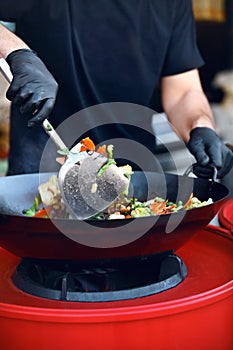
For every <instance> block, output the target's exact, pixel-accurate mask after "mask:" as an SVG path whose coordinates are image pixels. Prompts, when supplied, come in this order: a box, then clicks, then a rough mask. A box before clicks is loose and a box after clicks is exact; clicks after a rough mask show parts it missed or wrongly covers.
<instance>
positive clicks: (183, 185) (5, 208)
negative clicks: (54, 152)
mask: <svg viewBox="0 0 233 350" xmlns="http://www.w3.org/2000/svg"><path fill="white" fill-rule="evenodd" d="M51 175H52V173H43V174H27V175H15V176H8V177H2V178H0V214H6V215H17V216H18V215H19V216H23V211H24V210H25V209H28V208H30V207H31V206H32V204H33V201H34V198H35V196H36V195H37V193H38V186H39V184H40V183H43V182H46V181H47V180H48V179H49V177H50V176H51ZM192 192H193V193H194V195H195V196H196V197H198V198H199V199H200V200H202V201H203V200H207V199H208V198H209V197H211V198H212V199H213V201H214V202H216V201H218V200H221V199H222V198H224V197H225V196H227V195H228V190H227V188H226V187H225V186H223V185H221V184H219V183H216V182H215V183H213V184H212V182H211V181H209V180H203V179H197V178H192V177H187V176H178V175H175V174H168V173H165V174H164V173H152V172H147V173H143V172H140V171H136V172H135V173H134V174H133V175H132V178H131V183H130V190H129V195H130V196H134V197H136V198H137V199H138V200H140V201H146V200H148V199H151V198H154V197H155V196H159V197H162V198H164V199H168V200H169V201H173V202H177V200H182V201H183V202H185V201H186V200H187V199H188V198H189V196H190V194H191V193H192Z"/></svg>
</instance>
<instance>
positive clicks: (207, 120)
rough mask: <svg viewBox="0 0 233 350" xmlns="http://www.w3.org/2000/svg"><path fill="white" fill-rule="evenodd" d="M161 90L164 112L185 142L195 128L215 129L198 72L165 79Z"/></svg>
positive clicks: (194, 71) (193, 71)
mask: <svg viewBox="0 0 233 350" xmlns="http://www.w3.org/2000/svg"><path fill="white" fill-rule="evenodd" d="M161 88H162V102H163V107H164V111H165V113H166V115H167V117H168V119H169V121H170V122H171V124H172V125H173V127H174V128H175V129H176V131H177V133H178V134H179V135H180V137H181V138H182V139H183V140H184V141H185V142H187V141H188V140H189V134H190V131H191V130H192V129H194V128H195V127H209V128H212V129H215V126H214V118H213V114H212V111H211V108H210V105H209V102H208V100H207V98H206V96H205V94H204V92H203V89H202V86H201V82H200V78H199V74H198V71H197V70H192V71H189V72H186V73H182V74H177V75H174V76H170V77H165V78H163V79H162V82H161Z"/></svg>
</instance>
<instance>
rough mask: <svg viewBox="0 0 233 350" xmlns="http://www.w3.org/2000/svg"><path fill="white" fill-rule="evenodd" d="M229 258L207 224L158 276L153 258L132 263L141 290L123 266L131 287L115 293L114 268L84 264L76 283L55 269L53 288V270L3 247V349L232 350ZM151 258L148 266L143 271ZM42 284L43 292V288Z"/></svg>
mask: <svg viewBox="0 0 233 350" xmlns="http://www.w3.org/2000/svg"><path fill="white" fill-rule="evenodd" d="M232 255H233V240H232V237H231V236H230V235H227V234H223V233H222V232H221V229H219V228H218V227H215V226H208V227H207V228H206V229H205V230H200V231H199V232H198V233H197V234H196V235H195V236H194V237H193V238H192V239H191V240H190V241H189V242H188V243H186V244H185V246H184V247H182V248H180V249H178V250H177V251H176V253H175V255H174V254H173V253H172V252H171V253H169V254H168V256H163V257H162V258H161V261H160V263H159V265H160V268H159V271H157V268H156V269H155V270H153V266H158V261H157V260H156V261H153V259H154V258H153V256H151V257H148V258H147V259H145V260H146V261H144V260H143V264H145V266H144V270H143V269H142V271H141V264H140V262H136V265H135V266H136V267H135V268H136V269H137V270H136V274H139V275H140V274H141V275H142V276H143V275H144V274H145V282H144V286H138V282H137V280H135V279H134V278H133V279H132V278H130V277H131V276H130V274H131V272H130V271H131V270H130V268H128V266H129V265H128V262H127V263H125V265H124V262H123V273H124V281H126V280H128V279H129V280H130V281H131V283H132V284H131V287H130V288H129V287H127V288H126V287H125V285H123V286H118V287H116V282H115V280H116V279H115V277H114V276H115V274H118V273H119V271H118V268H119V266H118V267H117V269H116V266H107V267H106V266H95V267H91V266H89V268H88V269H86V268H85V267H84V266H83V267H81V268H80V271H79V273H78V277H77V273H76V271H75V272H74V274H73V273H70V268H69V266H66V267H64V266H63V271H60V266H59V264H58V266H54V264H53V266H52V270H53V273H55V276H56V283H55V285H53V283H52V284H51V282H50V278H47V277H43V273H42V272H43V271H42V270H45V276H48V271H47V270H46V269H51V266H49V267H48V266H47V265H44V264H42V266H40V264H38V262H37V261H33V262H31V261H30V259H29V260H27V259H26V260H25V259H20V258H18V257H16V256H14V255H12V254H11V253H9V252H8V251H6V250H4V249H0V280H1V283H0V348H1V349H3V350H16V349H17V350H32V349H33V350H37V349H38V350H48V349H49V350H53V349H54V350H55V349H56V350H64V349H69V350H73V349H77V348H79V349H87V350H89V349H96V350H99V349H101V350H102V349H108V350H109V349H110V350H118V349H120V348H126V349H133V350H137V349H138V350H139V349H140V350H141V349H148V350H149V349H151V350H152V349H153V350H154V349H156V348H157V349H169V348H172V349H195V350H196V349H205V350H208V349H216V350H217V349H221V350H228V349H229V350H230V349H232V345H233V336H232V326H233V298H232V296H233V265H232ZM148 259H149V260H150V259H151V260H150V264H149V265H146V263H147V260H148ZM156 259H158V257H156ZM172 261H174V262H175V264H174V265H173V263H172ZM31 263H33V264H31ZM38 265H39V266H38ZM149 266H150V267H149ZM167 266H168V267H169V268H168V269H167ZM171 266H173V268H171ZM174 266H175V267H174ZM147 268H148V269H150V273H149V274H148V275H149V276H151V275H154V276H156V279H158V281H156V282H155V283H154V281H148V280H147V277H146V275H147V274H146V269H147ZM28 270H29V272H30V273H29V274H28ZM106 270H107V276H108V277H107V278H106ZM120 270H121V266H120ZM168 270H169V271H170V272H171V274H168V273H167V271H168ZM25 271H26V272H25ZM68 271H69V272H68ZM109 271H110V278H109ZM116 271H117V272H116ZM143 271H144V272H145V273H144V272H143ZM71 272H72V271H71ZM151 272H153V273H151ZM86 275H91V283H89V284H88V283H87V282H86V278H83V277H86ZM134 275H135V271H134ZM44 279H45V283H46V286H45V292H44V291H43V289H44V288H42V287H41V285H40V283H41V282H44ZM74 280H78V285H79V286H80V285H81V291H80V287H79V288H78V291H77V290H76V289H77V288H76V287H75V288H74V291H73V292H69V291H70V284H71V285H72V284H73V283H74ZM96 280H97V282H98V281H99V280H101V286H102V290H101V292H99V291H97V290H96ZM89 281H90V280H89ZM97 284H99V282H98V283H97ZM59 286H62V287H61V290H60V289H59V288H60V287H59ZM49 290H51V293H50V294H47V292H48V291H49ZM122 290H123V296H122V295H121V294H120V293H121V291H122ZM137 293H139V294H137ZM143 293H145V294H143ZM146 293H147V295H146ZM104 298H105V299H104ZM106 298H107V299H106ZM73 300H76V301H73Z"/></svg>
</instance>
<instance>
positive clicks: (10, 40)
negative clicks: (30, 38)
mask: <svg viewBox="0 0 233 350" xmlns="http://www.w3.org/2000/svg"><path fill="white" fill-rule="evenodd" d="M18 49H29V47H28V46H27V45H26V43H24V42H23V40H21V39H20V38H19V37H18V36H16V35H15V34H14V33H12V32H11V31H10V30H8V29H7V28H6V27H4V26H3V25H2V24H0V57H4V58H6V57H7V56H8V55H9V54H10V53H11V52H12V51H15V50H18Z"/></svg>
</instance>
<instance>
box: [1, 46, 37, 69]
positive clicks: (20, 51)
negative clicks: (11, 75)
mask: <svg viewBox="0 0 233 350" xmlns="http://www.w3.org/2000/svg"><path fill="white" fill-rule="evenodd" d="M22 52H23V53H25V54H29V55H30V56H37V53H36V51H34V50H31V49H26V48H25V49H17V50H14V51H12V52H11V53H9V55H7V57H6V58H5V60H6V61H7V63H8V64H9V65H10V64H11V61H12V59H13V58H14V56H15V55H18V53H19V54H21V53H22Z"/></svg>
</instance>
